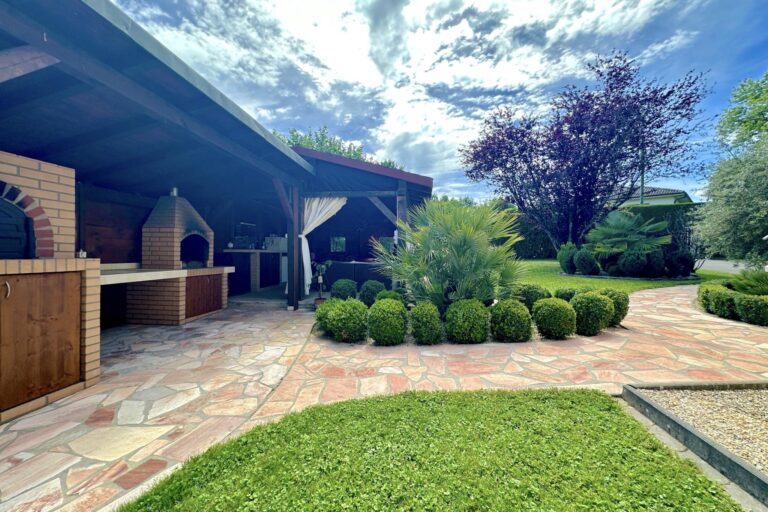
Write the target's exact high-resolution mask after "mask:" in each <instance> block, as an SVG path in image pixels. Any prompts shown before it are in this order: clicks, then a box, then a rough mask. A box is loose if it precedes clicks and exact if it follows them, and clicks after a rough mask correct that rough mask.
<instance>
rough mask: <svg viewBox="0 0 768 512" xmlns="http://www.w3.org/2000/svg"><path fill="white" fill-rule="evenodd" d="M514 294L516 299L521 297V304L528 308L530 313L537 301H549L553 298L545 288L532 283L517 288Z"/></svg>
mask: <svg viewBox="0 0 768 512" xmlns="http://www.w3.org/2000/svg"><path fill="white" fill-rule="evenodd" d="M512 294H513V295H514V296H515V297H520V302H522V303H523V304H525V307H526V308H528V311H531V310H532V308H533V305H534V304H535V303H536V301H537V300H541V299H548V298H550V297H551V296H552V294H550V293H549V290H547V289H546V288H544V287H543V286H540V285H538V284H531V283H526V284H521V285H519V286H516V287H515V288H513V290H512Z"/></svg>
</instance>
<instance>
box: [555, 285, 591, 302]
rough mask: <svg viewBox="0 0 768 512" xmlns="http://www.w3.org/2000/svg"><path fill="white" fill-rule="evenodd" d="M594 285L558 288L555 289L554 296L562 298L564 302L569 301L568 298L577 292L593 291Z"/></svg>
mask: <svg viewBox="0 0 768 512" xmlns="http://www.w3.org/2000/svg"><path fill="white" fill-rule="evenodd" d="M594 290H595V287H594V286H580V287H578V288H558V289H557V290H555V297H557V298H558V299H563V300H564V301H566V302H570V300H571V299H572V298H573V297H575V296H576V295H578V294H579V293H585V292H591V291H594Z"/></svg>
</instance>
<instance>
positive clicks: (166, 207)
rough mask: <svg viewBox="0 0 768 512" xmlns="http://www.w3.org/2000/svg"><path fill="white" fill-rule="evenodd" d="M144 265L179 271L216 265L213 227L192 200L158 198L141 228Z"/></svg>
mask: <svg viewBox="0 0 768 512" xmlns="http://www.w3.org/2000/svg"><path fill="white" fill-rule="evenodd" d="M141 236H142V246H141V259H142V267H143V268H147V269H168V270H179V269H186V268H190V269H193V268H206V267H212V266H213V230H211V228H210V227H208V224H207V223H206V222H205V220H203V218H202V217H201V216H200V214H199V213H197V211H196V210H195V209H194V208H193V207H192V205H191V204H190V202H189V201H187V200H186V199H184V198H183V197H179V196H178V194H177V193H176V189H173V190H172V191H171V195H168V196H163V197H161V198H160V199H158V201H157V204H156V205H155V208H154V209H153V210H152V213H151V214H150V215H149V218H148V219H147V222H146V223H144V226H143V227H142V229H141Z"/></svg>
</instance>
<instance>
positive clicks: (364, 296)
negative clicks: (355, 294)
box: [337, 279, 387, 307]
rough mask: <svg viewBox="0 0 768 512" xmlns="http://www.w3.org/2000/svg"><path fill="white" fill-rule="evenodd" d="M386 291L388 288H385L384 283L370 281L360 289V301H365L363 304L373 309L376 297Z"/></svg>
mask: <svg viewBox="0 0 768 512" xmlns="http://www.w3.org/2000/svg"><path fill="white" fill-rule="evenodd" d="M337 282H338V281H337ZM386 289H387V287H386V286H384V283H382V282H381V281H376V280H374V279H369V280H368V281H366V282H364V283H363V286H361V287H360V300H361V301H363V304H365V305H366V306H368V307H371V306H372V305H373V303H374V302H376V296H377V295H378V294H379V292H383V291H384V290H386Z"/></svg>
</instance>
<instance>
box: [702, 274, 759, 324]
mask: <svg viewBox="0 0 768 512" xmlns="http://www.w3.org/2000/svg"><path fill="white" fill-rule="evenodd" d="M698 299H699V303H700V304H701V307H703V308H704V310H705V311H707V312H708V313H712V314H713V315H717V316H719V317H721V318H728V319H731V320H741V321H742V322H746V323H748V324H755V325H768V295H749V294H746V293H741V292H738V291H736V290H733V289H731V288H730V284H729V283H728V282H720V283H714V282H710V283H703V284H701V285H699V291H698Z"/></svg>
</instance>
